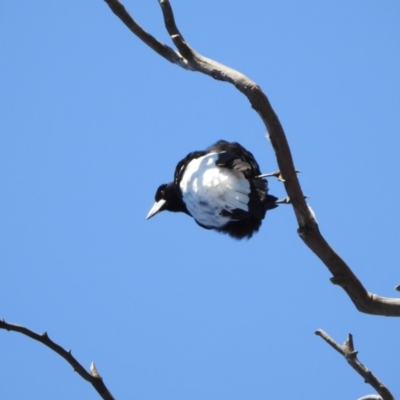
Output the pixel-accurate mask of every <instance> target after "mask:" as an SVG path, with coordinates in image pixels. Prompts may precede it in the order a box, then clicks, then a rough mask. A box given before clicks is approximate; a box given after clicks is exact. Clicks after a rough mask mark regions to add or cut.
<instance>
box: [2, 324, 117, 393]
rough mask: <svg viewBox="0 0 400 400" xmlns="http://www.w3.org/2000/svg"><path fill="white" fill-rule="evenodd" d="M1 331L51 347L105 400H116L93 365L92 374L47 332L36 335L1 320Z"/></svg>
mask: <svg viewBox="0 0 400 400" xmlns="http://www.w3.org/2000/svg"><path fill="white" fill-rule="evenodd" d="M0 329H5V330H7V331H13V332H19V333H22V334H23V335H25V336H28V337H30V338H31V339H34V340H37V341H38V342H40V343H42V344H44V345H45V346H47V347H49V348H50V349H51V350H53V351H54V352H56V353H57V354H58V355H60V356H61V357H62V358H64V359H65V360H66V361H67V362H68V363H69V364H70V365H71V367H72V368H73V369H74V371H76V372H77V373H78V374H79V375H80V376H81V377H82V378H83V379H85V380H86V381H88V382H90V383H91V384H92V386H93V387H94V388H95V389H96V391H97V393H98V394H99V395H100V396H101V397H102V398H103V399H104V400H114V397H113V395H112V394H111V393H110V391H109V390H108V389H107V387H106V385H105V384H104V382H103V379H102V378H101V376H100V375H99V373H98V372H97V369H96V367H95V365H94V363H92V365H91V373H89V372H88V371H86V369H85V368H84V367H83V366H82V365H81V364H80V363H79V361H78V360H77V359H76V358H75V357H74V356H73V355H72V354H71V350H68V351H67V350H65V349H64V348H62V347H61V346H60V345H59V344H57V343H55V342H53V341H52V340H51V339H50V338H49V335H48V334H47V332H44V333H42V334H39V333H36V332H33V331H31V330H30V329H28V328H25V327H23V326H21V325H16V324H10V323H8V322H6V321H4V319H3V320H0Z"/></svg>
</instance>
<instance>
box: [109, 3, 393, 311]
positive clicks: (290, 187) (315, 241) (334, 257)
mask: <svg viewBox="0 0 400 400" xmlns="http://www.w3.org/2000/svg"><path fill="white" fill-rule="evenodd" d="M105 2H106V3H107V4H108V5H109V7H110V8H111V10H112V11H113V12H114V13H115V14H116V15H117V16H118V17H119V18H120V19H121V21H122V22H123V23H124V24H125V25H126V26H127V27H128V28H129V29H130V30H131V31H132V32H133V33H134V34H135V35H136V36H137V37H138V38H140V39H141V40H142V41H143V42H144V43H146V44H147V45H148V46H149V47H150V48H152V49H153V50H154V51H156V52H157V53H158V54H160V55H161V56H162V57H164V58H166V59H167V60H168V61H170V62H172V63H175V64H177V65H179V66H180V67H182V68H185V69H186V70H192V71H197V72H201V73H203V74H206V75H209V76H211V77H212V78H214V79H217V80H220V81H224V82H229V83H231V84H232V85H234V86H235V87H236V88H237V89H238V90H239V91H240V92H241V93H243V94H244V95H245V96H246V97H247V99H248V100H249V102H250V104H251V106H252V107H253V109H254V110H255V111H256V112H257V113H258V115H259V116H260V117H261V119H262V120H263V122H264V124H265V126H266V128H267V130H268V133H269V137H270V140H271V144H272V147H273V149H274V151H275V156H276V160H277V163H278V166H279V170H280V172H281V178H282V179H283V183H284V185H285V189H286V192H287V194H288V197H289V198H290V203H291V205H292V206H293V210H294V213H295V215H296V218H297V222H298V225H299V227H298V234H299V235H300V237H301V239H303V241H304V243H305V244H306V245H307V246H308V247H309V248H310V249H311V250H312V251H313V252H314V253H315V254H316V255H317V257H319V258H320V260H321V261H322V262H323V263H324V264H325V265H326V267H327V268H328V269H329V271H330V272H331V273H332V275H333V277H332V278H331V281H332V283H334V284H335V285H339V286H341V287H342V288H343V289H344V290H345V292H346V293H347V294H348V296H349V297H350V299H351V300H352V302H353V303H354V305H355V306H356V308H357V309H358V310H359V311H361V312H364V313H367V314H376V315H387V316H400V299H398V298H385V297H380V296H377V295H375V294H373V293H370V292H368V291H367V290H366V289H365V287H364V286H363V285H362V283H361V282H360V281H359V279H358V278H357V277H356V275H355V274H354V273H353V271H352V270H351V269H350V267H349V266H348V265H347V264H346V262H345V261H344V260H343V259H342V258H341V257H340V256H339V255H338V254H337V253H336V252H335V251H334V250H333V249H332V248H331V246H330V245H329V244H328V242H327V241H326V240H325V239H324V237H323V236H322V235H321V233H320V230H319V227H318V224H317V222H316V219H315V216H314V215H313V214H312V212H311V211H310V209H309V207H308V205H307V203H306V201H305V197H304V195H303V191H302V189H301V186H300V183H299V180H298V177H297V174H296V169H295V167H294V163H293V158H292V154H291V151H290V148H289V144H288V142H287V139H286V135H285V132H284V130H283V128H282V125H281V123H280V121H279V119H278V117H277V115H276V114H275V112H274V110H273V108H272V107H271V104H270V102H269V101H268V98H267V96H266V95H265V94H264V92H263V91H262V90H261V88H260V87H259V86H258V85H257V84H256V83H255V82H253V81H252V80H250V79H249V78H248V77H247V76H245V75H243V74H242V73H240V72H238V71H236V70H234V69H232V68H230V67H227V66H225V65H222V64H220V63H218V62H216V61H214V60H211V59H209V58H207V57H204V56H202V55H200V54H199V53H197V52H196V51H195V50H193V49H192V48H191V47H190V46H189V44H188V43H187V41H186V40H185V39H184V38H183V36H182V34H181V32H180V31H179V29H178V27H177V25H176V23H175V18H174V15H173V11H172V8H171V5H170V3H169V1H168V0H159V3H160V6H161V10H162V13H163V17H164V23H165V27H166V29H167V31H168V33H169V35H170V37H171V40H172V42H173V43H174V45H175V46H176V48H177V49H178V52H176V51H175V50H173V49H171V48H170V47H168V46H167V45H165V44H163V43H161V42H159V41H158V40H156V39H155V38H154V37H153V36H151V35H150V34H149V33H147V32H146V31H145V30H144V29H143V28H141V27H140V26H139V25H138V24H137V23H136V22H135V21H134V19H133V18H132V17H131V16H130V15H129V14H128V12H127V11H126V9H125V7H124V6H123V5H122V4H121V3H120V2H119V1H118V0H105Z"/></svg>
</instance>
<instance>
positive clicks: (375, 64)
mask: <svg viewBox="0 0 400 400" xmlns="http://www.w3.org/2000/svg"><path fill="white" fill-rule="evenodd" d="M125 5H126V6H127V8H128V9H129V10H130V11H131V13H132V15H133V16H135V17H136V19H137V21H138V22H139V23H141V24H142V26H143V27H144V28H145V29H146V30H148V31H150V32H151V33H153V34H154V35H155V36H157V37H158V38H159V39H161V40H163V41H166V42H167V43H168V44H170V41H169V38H168V36H167V34H166V32H165V30H164V25H163V21H162V17H161V12H160V10H159V6H158V4H157V1H152V2H149V1H143V0H142V1H129V2H128V1H127V2H126V3H125ZM172 5H173V7H174V10H175V15H176V18H177V22H178V24H179V27H180V29H181V31H182V33H183V34H184V36H185V38H186V39H187V41H188V42H189V43H190V44H191V45H192V46H193V47H195V48H196V49H197V50H198V51H199V52H201V53H202V54H204V55H206V56H208V57H211V58H215V59H216V60H218V61H220V62H222V63H225V64H227V65H229V66H231V67H233V68H236V69H239V70H240V71H241V72H243V73H245V74H247V75H248V76H249V77H250V78H251V79H253V80H255V81H256V82H257V83H258V84H260V86H261V87H262V88H263V90H264V91H265V92H266V94H267V95H268V97H269V99H270V101H271V103H272V105H273V107H274V109H275V111H276V112H277V113H278V115H279V117H280V119H281V122H282V124H283V126H284V128H285V131H286V134H287V137H288V140H289V143H290V146H291V149H292V153H293V157H294V160H295V164H296V167H297V168H298V169H300V170H301V171H302V173H301V175H300V180H301V184H302V187H303V190H304V192H305V193H306V194H307V195H309V202H310V204H311V206H312V207H313V209H314V211H315V212H316V215H317V219H318V221H319V223H320V228H321V231H322V233H323V234H324V235H325V237H326V239H327V240H328V241H329V242H330V243H331V244H332V246H333V247H334V249H335V250H336V251H337V252H338V253H339V254H340V255H341V256H342V257H343V258H344V259H345V260H346V261H347V262H348V263H349V265H350V266H351V267H352V269H353V271H354V272H355V273H356V274H357V276H358V277H359V278H360V280H361V281H362V282H363V283H364V285H365V286H366V287H367V289H368V290H370V291H372V292H374V293H377V294H379V295H382V296H389V297H393V296H396V292H395V291H394V287H395V285H397V284H399V283H400V274H399V266H398V264H399V259H398V248H399V245H400V241H399V236H398V226H399V224H400V213H399V210H398V198H399V196H400V188H399V184H398V179H397V172H398V171H399V169H400V157H398V151H399V147H400V136H399V133H400V73H399V71H400V51H399V50H400V25H399V23H398V16H399V12H400V5H399V3H398V2H396V1H391V0H388V1H385V2H380V3H378V2H375V1H368V0H367V1H354V2H345V1H342V0H338V1H335V2H318V1H304V2H301V3H300V2H296V1H290V0H288V1H281V2H277V1H276V2H267V3H265V2H264V1H261V0H255V1H252V2H251V3H249V5H247V4H246V5H243V3H239V2H237V3H235V2H229V1H227V0H221V1H212V2H211V1H208V2H187V1H182V0H175V1H173V2H172ZM0 8H1V12H0V35H1V37H2V40H1V41H0V50H1V54H2V57H1V60H0V68H1V74H0V119H1V121H2V123H1V130H0V179H1V182H2V183H1V197H0V209H1V213H0V246H1V251H0V276H1V279H0V310H1V312H0V318H4V319H6V320H7V321H9V322H15V323H19V324H21V325H24V326H27V327H29V328H31V329H33V330H35V331H38V332H43V331H47V332H48V333H49V335H50V337H51V338H53V339H54V340H55V341H57V342H58V343H59V344H61V345H62V346H64V347H65V348H67V349H69V348H71V349H72V353H73V354H74V355H75V356H76V357H77V358H78V360H79V361H80V362H81V363H82V364H83V365H85V366H87V367H89V365H90V362H91V361H95V363H96V365H97V368H98V370H99V372H100V374H101V375H102V376H103V377H104V379H105V382H106V384H107V385H108V387H109V388H110V390H111V391H112V393H113V394H114V395H115V397H116V398H118V399H174V400H180V399H182V400H184V399H228V398H229V399H266V398H272V397H274V398H279V399H291V398H300V397H301V398H308V399H321V398H324V399H338V398H342V399H343V398H346V399H356V398H358V397H361V396H362V395H365V394H368V393H372V392H373V390H372V389H370V388H369V387H368V386H367V385H366V384H365V383H364V382H363V380H362V379H361V377H359V376H358V375H357V374H356V373H355V372H354V371H353V370H351V369H350V367H349V366H348V365H347V364H346V362H345V361H344V360H343V359H341V357H340V356H339V354H337V353H335V352H334V351H333V350H332V349H331V348H330V347H328V345H326V344H325V343H324V342H323V341H322V340H321V339H320V338H318V337H316V336H315V335H314V331H315V330H316V329H318V328H322V329H324V330H326V331H327V332H328V333H329V334H330V335H331V336H333V338H334V339H336V340H338V341H340V342H342V341H343V340H344V339H345V338H346V336H347V334H348V333H349V332H351V333H353V335H354V340H355V346H356V348H357V349H358V350H359V351H360V353H359V358H360V360H361V361H362V362H363V363H364V364H365V365H367V366H368V367H369V368H370V369H372V371H373V372H375V373H376V374H377V376H378V377H379V378H380V379H381V380H382V381H383V382H384V383H385V384H386V385H387V386H388V387H389V388H390V389H391V390H392V392H393V393H394V395H397V396H399V395H400V385H399V380H398V373H397V370H398V368H397V364H398V361H397V360H398V354H396V352H397V349H398V336H399V335H398V332H399V329H400V322H399V320H398V319H394V318H384V317H376V316H369V315H363V314H360V313H359V312H357V311H356V309H355V307H354V306H353V305H352V303H351V302H350V300H349V299H348V298H347V297H346V295H345V293H344V292H343V291H342V290H341V289H340V288H338V287H335V286H333V285H332V284H331V283H330V282H329V278H330V274H329V272H328V271H327V269H326V268H325V267H324V265H323V264H322V263H321V262H320V261H319V260H318V259H317V258H316V257H315V256H314V255H313V254H312V253H311V252H310V251H309V250H308V249H307V248H306V247H305V245H304V244H303V243H302V242H301V240H300V239H299V238H298V236H297V233H296V228H297V224H296V221H295V218H294V214H293V211H292V209H291V207H290V206H281V207H279V209H277V210H274V211H272V212H270V213H268V215H267V218H266V219H265V221H264V224H263V227H262V229H261V231H260V232H259V233H258V234H257V235H256V236H254V237H253V238H252V239H251V240H249V241H242V242H237V241H234V240H232V239H230V238H229V237H227V236H224V235H221V234H218V233H215V232H210V231H206V230H203V229H201V228H199V227H198V226H197V225H196V224H195V223H194V221H193V220H192V219H190V218H189V217H187V216H185V215H173V214H170V213H163V214H160V215H159V216H157V217H155V218H154V219H152V220H150V221H146V220H145V216H146V214H147V212H148V210H149V209H150V207H151V206H152V204H153V201H154V193H155V190H156V188H157V187H158V185H159V184H161V183H164V182H167V181H169V180H171V178H172V176H173V171H174V168H175V165H176V163H177V162H178V161H179V160H180V159H181V158H183V157H184V156H185V155H186V154H187V153H188V152H190V151H193V150H200V149H203V148H205V147H207V146H208V145H210V144H212V143H213V142H215V141H216V140H218V139H226V140H231V141H233V140H235V141H239V142H240V143H241V144H243V145H244V146H245V147H247V148H248V149H249V150H250V151H252V152H253V153H254V155H255V156H256V158H257V160H258V161H259V164H260V166H261V169H262V170H263V171H264V172H269V171H274V170H276V161H275V157H274V154H273V151H272V149H271V146H270V145H269V143H268V141H267V140H266V138H265V128H264V126H263V125H262V123H261V121H260V119H259V117H258V116H257V114H256V113H255V112H254V111H253V110H252V109H251V107H250V106H249V104H248V102H247V100H246V99H245V98H244V97H243V96H242V95H241V94H240V93H239V92H237V91H236V90H235V89H234V88H233V87H232V86H230V85H228V84H225V83H221V82H217V81H214V80H212V79H210V78H209V77H206V76H202V75H201V74H199V73H191V72H187V71H184V70H182V69H179V68H178V67H177V66H174V65H172V64H170V63H168V62H166V61H165V60H164V59H161V58H160V57H159V56H158V55H156V54H155V53H154V52H152V51H151V50H150V49H149V48H147V47H146V46H145V45H144V44H142V43H141V42H140V41H139V40H138V39H137V38H136V37H134V36H133V35H132V34H131V33H130V32H129V31H128V30H127V28H126V27H125V26H124V25H123V24H122V23H121V22H120V21H119V20H118V19H117V18H116V17H115V16H114V15H113V14H112V13H111V11H110V10H109V8H108V7H107V5H106V4H105V3H104V2H103V1H100V0H98V1H91V2H79V1H68V2H67V1H61V2H51V1H40V0H39V1H35V2H22V1H15V2H4V3H3V4H2V5H1V6H0ZM270 187H271V193H273V194H275V195H276V196H278V197H281V196H284V195H285V193H284V188H283V185H282V184H281V183H279V182H277V181H276V180H271V181H270ZM0 354H1V357H0V376H1V387H2V394H3V397H4V398H6V399H8V400H13V399H18V400H19V399H22V398H29V399H47V398H49V399H50V398H52V399H53V398H57V399H71V398H76V399H78V398H79V399H80V398H82V399H97V398H98V395H97V393H96V392H95V391H94V390H93V389H92V388H91V386H90V385H89V384H87V383H86V382H85V381H83V380H82V379H81V378H80V377H79V376H78V375H77V374H76V373H74V372H73V371H72V369H71V367H70V366H69V365H68V364H66V363H65V361H64V360H62V359H61V358H60V357H58V356H57V355H55V354H54V353H53V352H51V351H50V350H49V349H47V348H45V347H44V346H43V345H41V344H38V343H36V342H33V341H32V340H30V339H28V338H26V337H23V336H21V335H19V334H17V333H12V332H5V331H0ZM21 376H23V379H21Z"/></svg>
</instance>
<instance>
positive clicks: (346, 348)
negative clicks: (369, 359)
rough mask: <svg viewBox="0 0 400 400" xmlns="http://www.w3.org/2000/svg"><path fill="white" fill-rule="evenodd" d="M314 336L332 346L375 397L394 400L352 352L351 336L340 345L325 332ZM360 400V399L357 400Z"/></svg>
mask: <svg viewBox="0 0 400 400" xmlns="http://www.w3.org/2000/svg"><path fill="white" fill-rule="evenodd" d="M315 334H316V335H318V336H320V337H322V339H324V340H325V342H327V343H328V344H329V345H330V346H332V347H333V348H334V349H335V350H336V351H337V352H339V353H340V354H341V355H342V356H343V357H344V358H345V359H346V361H347V362H348V363H349V364H350V365H351V367H352V368H353V369H354V370H356V371H357V372H358V373H359V374H360V375H361V376H362V377H363V378H364V381H365V383H368V384H369V385H371V386H372V387H373V388H374V389H375V390H376V391H377V393H379V395H380V397H375V398H378V399H382V400H394V397H393V395H392V394H391V393H390V391H389V389H388V388H387V387H386V386H385V385H384V384H383V383H382V382H381V381H380V380H379V379H378V378H377V377H376V376H375V375H374V374H373V373H372V372H371V371H370V370H369V369H368V368H367V367H365V366H364V365H363V364H362V363H361V362H360V361H359V360H358V359H357V353H358V351H356V350H354V344H353V335H352V334H351V333H349V336H348V338H347V340H346V341H345V342H344V343H343V345H340V344H339V343H336V342H335V341H334V340H333V339H332V338H331V337H330V336H329V335H328V334H327V333H326V332H324V331H323V330H322V329H318V330H317V331H316V332H315ZM373 396H375V395H369V396H365V397H363V398H362V399H366V398H369V399H372V398H373ZM359 400H361V399H359Z"/></svg>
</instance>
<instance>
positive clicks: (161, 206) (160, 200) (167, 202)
mask: <svg viewBox="0 0 400 400" xmlns="http://www.w3.org/2000/svg"><path fill="white" fill-rule="evenodd" d="M155 200H156V202H155V203H154V205H153V207H151V209H150V211H149V213H148V214H147V217H146V219H150V218H151V217H154V216H155V215H156V214H158V213H160V212H161V211H165V210H167V211H174V212H179V211H180V212H184V213H187V214H188V211H187V209H186V206H185V204H184V203H183V201H182V196H181V195H180V192H179V189H178V187H177V185H176V184H175V183H174V182H170V183H165V184H163V185H161V186H160V187H159V188H158V189H157V192H156V195H155Z"/></svg>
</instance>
